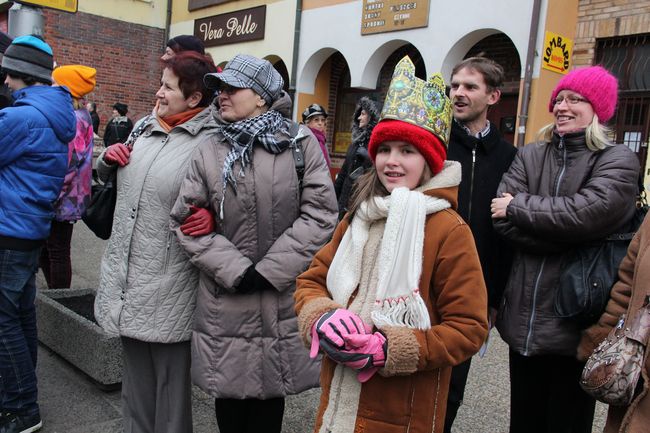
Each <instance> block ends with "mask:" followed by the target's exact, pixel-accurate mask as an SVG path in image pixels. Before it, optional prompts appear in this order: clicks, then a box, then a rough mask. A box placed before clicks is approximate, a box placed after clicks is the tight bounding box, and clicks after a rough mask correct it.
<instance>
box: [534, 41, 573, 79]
mask: <svg viewBox="0 0 650 433" xmlns="http://www.w3.org/2000/svg"><path fill="white" fill-rule="evenodd" d="M572 50H573V40H571V39H569V38H565V37H564V36H561V35H558V34H556V33H553V32H546V37H545V38H544V52H543V53H542V68H544V69H548V70H549V71H553V72H558V73H560V74H566V73H567V72H569V67H570V66H571V52H572Z"/></svg>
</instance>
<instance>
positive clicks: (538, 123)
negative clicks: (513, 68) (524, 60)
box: [517, 0, 578, 145]
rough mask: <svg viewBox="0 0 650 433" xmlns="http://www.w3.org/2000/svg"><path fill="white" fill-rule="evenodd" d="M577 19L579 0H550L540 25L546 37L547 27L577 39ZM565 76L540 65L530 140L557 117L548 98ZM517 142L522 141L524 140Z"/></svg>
mask: <svg viewBox="0 0 650 433" xmlns="http://www.w3.org/2000/svg"><path fill="white" fill-rule="evenodd" d="M577 22H578V0H548V8H547V11H546V23H545V25H544V26H540V29H539V32H540V34H541V36H542V40H543V38H544V34H545V32H546V31H549V32H553V33H557V34H559V35H562V36H564V37H567V38H570V39H573V40H575V37H576V23H577ZM539 54H540V55H541V54H542V53H541V52H540V53H539ZM571 62H572V63H571V67H573V65H574V64H573V55H572V57H571ZM562 77H563V75H562V74H559V73H557V72H552V71H549V70H547V69H540V71H539V77H538V78H535V79H533V81H532V83H531V97H530V105H529V109H528V123H527V124H526V140H525V141H526V143H530V142H532V141H534V140H535V138H536V135H537V132H538V131H539V129H540V128H541V127H543V126H544V125H547V124H549V123H551V122H552V121H553V117H552V116H551V114H550V113H549V112H548V102H549V100H550V98H551V92H553V89H554V88H555V85H556V84H557V82H558V81H560V79H561V78H562ZM517 144H518V145H521V144H523V143H517Z"/></svg>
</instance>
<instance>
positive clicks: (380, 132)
mask: <svg viewBox="0 0 650 433" xmlns="http://www.w3.org/2000/svg"><path fill="white" fill-rule="evenodd" d="M410 68H412V64H411V63H410V61H409V60H407V59H404V60H402V61H401V62H400V64H398V66H397V69H396V71H395V73H394V75H393V82H391V87H390V88H389V92H388V95H387V99H386V103H385V105H384V111H383V112H382V121H380V123H379V124H378V125H377V126H376V127H375V129H374V131H373V133H372V136H371V139H370V143H369V153H370V156H371V158H372V160H373V162H374V164H375V166H374V168H373V169H372V170H371V171H370V172H369V173H367V174H366V175H364V176H363V177H362V178H361V181H360V183H359V186H358V189H357V193H356V194H355V197H354V200H353V203H352V207H351V210H350V213H349V214H348V215H347V216H346V218H345V219H344V220H343V221H342V222H341V224H340V225H339V226H338V228H337V230H336V232H335V233H334V238H333V239H332V241H331V242H330V243H329V244H328V245H326V246H325V247H324V248H323V249H322V250H321V251H320V252H319V253H318V254H317V255H316V257H315V258H314V261H313V262H312V265H311V267H310V269H309V270H308V271H307V272H305V273H304V274H302V275H301V276H300V277H299V278H298V282H297V290H296V293H295V299H296V310H297V311H298V313H299V315H298V326H299V330H300V333H301V335H302V337H303V339H304V340H305V343H307V344H309V343H311V346H312V355H313V356H315V355H316V352H317V350H318V348H319V346H320V348H321V349H322V350H323V352H324V353H325V354H326V356H325V357H324V358H323V364H322V369H321V387H322V395H321V404H320V408H319V410H318V415H317V420H316V427H315V431H316V432H323V433H324V432H332V433H347V432H349V433H353V432H362V431H363V432H367V433H370V432H377V433H378V432H381V433H393V432H395V433H396V432H404V431H406V430H408V431H409V432H411V433H419V432H422V433H424V432H427V433H428V432H442V431H443V424H444V417H445V407H446V400H447V389H448V384H449V375H450V372H451V367H452V366H453V365H456V364H458V363H460V362H462V361H464V360H465V359H467V358H468V357H470V356H472V354H474V353H475V352H477V351H478V349H479V347H480V345H481V344H482V342H483V341H484V339H485V337H486V335H487V300H486V295H485V293H486V291H485V284H484V282H483V277H482V274H481V267H480V264H479V261H478V255H477V253H476V248H475V246H474V241H473V238H472V234H471V232H470V230H469V228H468V226H467V225H466V224H465V223H464V222H463V220H462V219H461V218H460V217H459V216H458V214H457V213H456V212H455V211H454V210H453V209H454V208H455V207H456V204H457V200H456V196H457V189H458V184H459V182H460V164H458V163H456V162H445V161H444V159H445V156H446V144H447V140H448V137H449V126H450V122H451V110H450V104H449V100H448V99H447V98H446V96H445V95H444V83H443V82H442V79H441V78H440V77H439V76H436V77H433V78H432V79H430V80H429V83H428V85H429V86H434V87H433V88H436V89H437V93H436V94H435V95H431V96H430V97H431V98H432V99H433V101H427V102H430V103H431V104H430V105H428V106H425V104H424V103H423V101H422V98H418V99H416V98H415V97H407V98H405V97H404V95H403V94H400V95H399V97H400V102H404V101H405V100H406V101H407V104H409V107H408V108H409V111H410V112H411V113H418V112H420V113H421V111H419V109H422V111H424V110H429V111H428V112H427V113H426V115H425V116H419V117H418V118H414V119H404V120H403V121H402V120H388V119H396V118H397V116H396V111H395V110H396V107H397V104H395V103H394V101H395V100H396V98H395V97H396V94H397V93H398V92H399V91H400V90H402V91H403V87H402V88H401V89H399V88H396V87H397V86H395V82H396V81H398V82H400V84H402V85H404V84H406V85H407V86H410V89H409V90H407V94H410V95H415V94H419V95H422V93H419V92H418V90H419V89H417V87H418V86H420V87H422V86H423V82H422V81H421V80H417V79H415V80H416V81H415V80H413V79H411V78H409V77H408V75H407V74H406V73H405V72H408V71H409V70H410ZM410 76H411V77H412V76H413V75H410ZM432 83H433V84H432ZM436 85H437V87H435V86H436ZM425 97H426V96H425ZM431 106H435V107H438V111H436V110H435V109H429V108H428V107H431ZM414 117H415V116H414ZM402 118H403V117H402ZM342 325H343V326H342ZM377 372H378V373H379V374H375V373H377Z"/></svg>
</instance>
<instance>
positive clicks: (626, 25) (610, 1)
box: [573, 0, 650, 66]
mask: <svg viewBox="0 0 650 433" xmlns="http://www.w3.org/2000/svg"><path fill="white" fill-rule="evenodd" d="M648 29H650V2H648V0H580V3H579V5H578V25H577V28H576V36H575V40H574V46H573V66H586V65H591V64H592V63H593V59H594V55H595V49H596V38H607V37H612V36H623V35H631V34H636V33H647V32H648Z"/></svg>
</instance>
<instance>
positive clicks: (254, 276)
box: [235, 265, 276, 294]
mask: <svg viewBox="0 0 650 433" xmlns="http://www.w3.org/2000/svg"><path fill="white" fill-rule="evenodd" d="M262 290H276V289H275V287H274V286H273V284H271V283H270V282H269V280H267V279H266V278H264V277H263V276H262V274H260V273H259V272H257V270H255V265H251V266H249V267H248V269H246V272H244V277H243V278H242V279H241V281H240V282H239V284H238V285H237V287H235V292H237V293H243V294H246V293H253V292H254V291H262Z"/></svg>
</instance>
